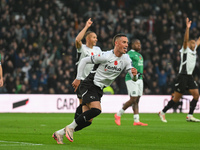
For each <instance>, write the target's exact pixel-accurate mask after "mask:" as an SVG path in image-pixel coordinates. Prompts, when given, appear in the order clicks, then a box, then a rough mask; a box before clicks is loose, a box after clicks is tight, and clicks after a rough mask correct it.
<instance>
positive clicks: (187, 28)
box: [183, 18, 192, 49]
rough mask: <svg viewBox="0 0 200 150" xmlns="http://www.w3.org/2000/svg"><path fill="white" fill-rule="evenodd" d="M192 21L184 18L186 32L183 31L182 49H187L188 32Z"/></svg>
mask: <svg viewBox="0 0 200 150" xmlns="http://www.w3.org/2000/svg"><path fill="white" fill-rule="evenodd" d="M191 23H192V21H190V20H189V18H186V30H185V35H184V41H183V48H184V49H186V48H187V44H188V41H189V30H190V26H191Z"/></svg>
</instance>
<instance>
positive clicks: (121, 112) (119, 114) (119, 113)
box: [117, 109, 124, 117]
mask: <svg viewBox="0 0 200 150" xmlns="http://www.w3.org/2000/svg"><path fill="white" fill-rule="evenodd" d="M123 113H124V110H123V109H120V110H119V112H118V113H117V116H120V117H121V116H122V115H123Z"/></svg>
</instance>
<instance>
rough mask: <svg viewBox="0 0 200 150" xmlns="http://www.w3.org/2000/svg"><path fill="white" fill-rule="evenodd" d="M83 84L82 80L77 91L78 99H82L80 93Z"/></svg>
mask: <svg viewBox="0 0 200 150" xmlns="http://www.w3.org/2000/svg"><path fill="white" fill-rule="evenodd" d="M81 83H82V80H81V82H80V85H79V86H78V88H77V90H76V94H77V97H78V98H79V99H82V95H81V92H80V86H81Z"/></svg>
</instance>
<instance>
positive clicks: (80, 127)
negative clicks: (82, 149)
mask: <svg viewBox="0 0 200 150" xmlns="http://www.w3.org/2000/svg"><path fill="white" fill-rule="evenodd" d="M91 124H92V122H89V121H87V122H85V123H83V124H80V125H78V126H77V127H76V128H75V129H74V131H75V132H76V131H79V130H81V129H83V128H85V127H88V126H89V125H91Z"/></svg>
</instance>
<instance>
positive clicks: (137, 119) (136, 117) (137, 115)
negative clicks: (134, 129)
mask: <svg viewBox="0 0 200 150" xmlns="http://www.w3.org/2000/svg"><path fill="white" fill-rule="evenodd" d="M133 119H134V122H140V116H139V114H134V115H133Z"/></svg>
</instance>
